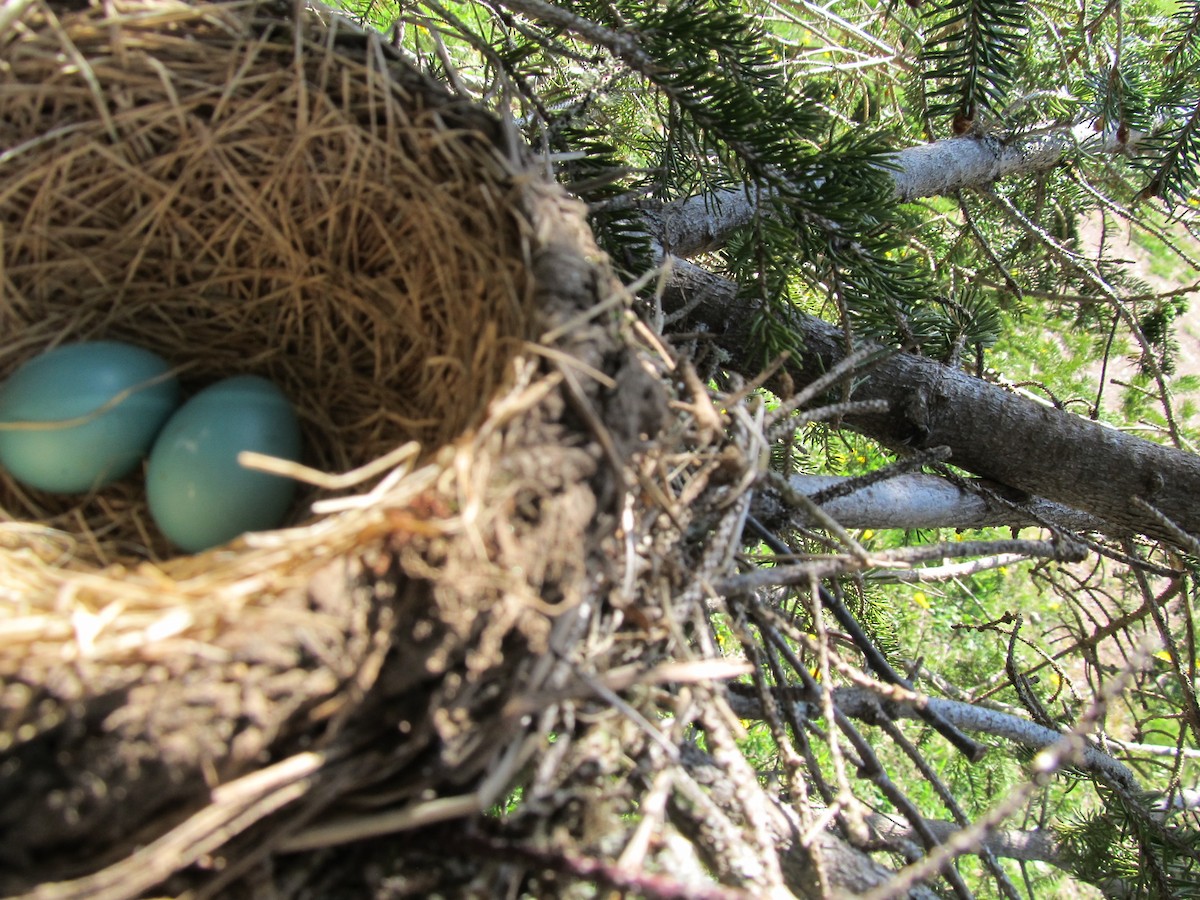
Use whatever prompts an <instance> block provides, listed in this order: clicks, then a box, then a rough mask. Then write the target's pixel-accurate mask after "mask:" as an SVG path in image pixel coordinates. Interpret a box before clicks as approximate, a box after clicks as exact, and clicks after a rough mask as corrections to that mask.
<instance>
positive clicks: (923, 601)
mask: <svg viewBox="0 0 1200 900" xmlns="http://www.w3.org/2000/svg"><path fill="white" fill-rule="evenodd" d="M912 599H913V603H915V604H917V606H919V607H921V609H929V598H928V597H926V596H925V592H924V591H916V592H914V593H913V595H912Z"/></svg>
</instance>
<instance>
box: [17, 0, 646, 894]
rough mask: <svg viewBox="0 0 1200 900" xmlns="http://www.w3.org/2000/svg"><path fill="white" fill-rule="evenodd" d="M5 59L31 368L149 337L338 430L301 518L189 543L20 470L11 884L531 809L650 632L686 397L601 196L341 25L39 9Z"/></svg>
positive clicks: (184, 375) (318, 450)
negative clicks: (539, 747)
mask: <svg viewBox="0 0 1200 900" xmlns="http://www.w3.org/2000/svg"><path fill="white" fill-rule="evenodd" d="M0 42H2V44H3V51H2V53H0V60H2V61H0V249H2V253H0V260H2V268H0V334H2V335H3V336H4V337H3V341H2V343H0V377H3V376H7V375H8V374H9V373H10V372H12V371H13V370H14V369H15V368H17V367H18V366H19V365H21V364H22V363H23V362H24V361H26V360H28V359H29V358H31V357H32V356H35V355H37V354H40V353H42V352H44V351H46V350H47V349H48V348H51V347H54V346H57V345H59V344H63V343H69V342H75V341H83V340H92V339H115V340H120V341H124V342H128V343H131V344H135V345H138V346H142V347H146V348H148V349H152V350H154V351H156V352H157V353H159V354H160V355H161V356H163V357H164V358H166V359H167V360H169V361H170V362H171V364H172V365H173V366H174V367H175V369H176V371H177V372H178V373H179V378H180V380H181V382H182V384H183V386H184V389H185V391H191V390H196V389H198V388H199V387H201V386H203V385H205V384H207V383H211V382H212V381H214V380H216V379H217V378H221V377H225V376H229V375H235V374H243V373H248V374H256V375H262V376H265V377H267V378H269V379H270V380H271V381H273V382H274V383H275V384H277V385H278V386H280V387H281V388H282V390H283V391H284V392H285V393H286V394H287V396H288V398H289V399H290V400H291V402H292V403H293V404H294V406H295V408H296V410H297V413H298V415H299V418H300V421H301V425H302V429H303V431H304V435H305V446H306V456H305V458H304V460H303V461H302V464H301V465H293V466H291V467H290V468H289V469H288V470H287V471H288V472H289V474H290V475H291V476H293V477H295V478H296V479H297V480H299V481H300V482H301V483H302V485H303V488H302V490H301V491H300V493H299V499H298V501H297V503H296V506H295V509H294V510H293V514H292V517H291V519H290V520H289V522H288V523H287V524H286V526H285V527H282V528H280V529H277V530H274V531H267V532H259V533H252V534H247V535H244V536H243V537H241V538H238V539H237V540H235V541H233V542H232V543H230V544H227V545H224V546H221V547H217V548H214V549H212V550H209V551H206V552H203V553H199V554H195V555H186V554H184V555H181V554H177V553H173V552H172V550H171V548H170V546H169V545H168V544H167V543H165V541H164V540H163V539H162V538H161V537H160V536H159V535H158V534H157V532H156V530H155V527H154V525H153V523H152V521H151V520H150V518H149V516H148V515H147V510H146V504H145V501H144V498H143V488H142V483H141V482H142V480H141V478H140V476H134V477H131V478H129V479H126V480H125V481H123V482H121V483H118V484H115V485H112V486H110V487H106V488H104V489H102V490H100V491H97V492H94V493H92V494H90V495H88V496H84V497H79V496H70V497H61V496H52V495H49V494H43V493H39V492H36V491H32V490H30V489H28V488H25V487H22V486H21V485H19V484H17V483H15V482H13V481H12V480H10V479H9V477H8V476H7V475H4V474H0V517H2V524H0V834H2V835H3V840H0V860H2V863H0V871H3V873H4V874H3V875H0V891H3V892H5V893H11V892H20V891H23V890H30V889H32V888H33V887H34V886H35V885H39V884H42V885H44V884H45V883H46V882H56V883H57V886H56V887H54V888H53V891H54V893H55V896H59V897H68V896H89V897H97V896H104V897H127V896H129V897H131V896H137V895H138V894H140V893H142V892H144V891H146V890H149V889H151V888H153V887H154V886H155V885H164V884H165V885H166V888H165V889H168V890H175V889H180V890H182V889H184V888H189V889H195V890H197V891H199V894H198V895H199V896H212V895H217V894H221V893H222V892H223V891H226V890H228V889H229V886H230V885H231V884H234V883H241V882H242V881H244V880H245V879H247V878H250V877H251V875H253V874H254V873H256V872H258V873H259V874H260V875H261V869H262V867H263V866H264V865H269V863H270V860H272V859H275V858H277V857H278V858H280V859H283V858H288V859H293V860H294V859H297V858H308V857H307V856H290V857H288V856H287V854H289V853H291V854H295V853H297V852H298V851H301V850H306V851H307V850H311V849H312V848H320V847H339V846H342V845H344V844H347V843H352V842H355V841H358V840H362V839H365V838H366V837H369V836H371V835H378V834H385V833H389V832H396V831H404V830H407V829H412V828H415V827H417V826H429V825H431V824H432V823H436V822H440V821H446V820H453V819H456V818H461V817H464V816H470V815H478V814H479V813H480V812H481V811H482V810H485V809H487V808H488V807H489V806H490V805H492V804H495V803H497V802H499V801H500V800H502V799H503V797H504V792H505V791H506V790H507V789H508V787H509V785H510V784H511V783H512V780H513V778H514V775H515V773H516V772H518V771H519V770H521V768H522V767H524V766H526V765H527V764H528V762H529V758H530V750H531V747H532V746H533V745H531V744H530V743H529V735H531V734H536V733H541V726H543V725H544V724H545V723H543V722H540V721H539V720H538V717H537V713H538V711H539V706H538V703H537V702H534V701H531V699H530V698H536V697H545V696H550V695H553V696H559V697H561V696H566V695H569V694H571V693H572V692H575V693H578V692H579V691H581V690H582V691H583V693H585V694H589V693H590V691H589V690H588V689H585V688H580V686H579V684H578V682H573V684H574V687H572V688H570V689H566V688H564V687H563V684H564V681H563V679H564V678H565V676H564V675H563V665H564V663H563V660H564V659H567V658H578V656H577V650H576V647H577V645H579V644H580V642H582V641H583V640H584V638H585V636H588V638H587V639H588V640H593V641H601V642H604V641H610V639H611V634H612V630H613V629H614V628H616V627H618V625H619V617H618V619H616V620H608V621H609V625H607V626H605V628H604V629H601V630H599V631H594V632H589V631H588V628H587V627H586V625H584V626H581V625H580V622H586V621H587V616H590V615H592V614H594V612H595V610H596V606H595V603H594V601H596V600H597V599H599V600H604V599H605V598H606V597H607V596H608V594H609V592H610V591H612V590H615V588H614V587H613V585H620V584H625V585H626V586H627V587H628V586H629V585H631V584H632V577H633V572H632V570H629V569H628V564H627V562H622V561H621V559H622V557H621V555H620V554H619V553H617V552H616V551H614V549H613V546H612V543H613V541H614V534H615V533H616V532H617V525H616V523H617V519H618V516H619V515H620V514H621V509H620V505H621V504H620V500H619V498H621V497H624V496H626V492H625V491H624V490H623V488H624V487H625V486H627V485H628V484H632V483H636V481H637V478H638V477H639V476H637V475H631V474H630V470H629V469H628V467H629V466H630V464H631V463H630V461H631V460H632V459H634V458H635V456H636V455H637V453H638V452H639V450H640V449H641V448H643V447H644V446H645V437H646V435H648V434H650V433H652V432H653V431H655V430H656V428H657V426H658V424H659V423H660V421H661V420H662V415H663V412H664V410H665V401H664V398H663V395H662V391H661V389H660V388H659V386H658V381H657V376H656V373H655V371H654V367H655V366H656V365H658V364H659V363H656V362H655V356H654V354H653V353H650V352H648V351H646V350H645V349H639V347H645V346H646V343H645V342H643V343H642V344H638V342H636V341H635V340H634V338H633V337H631V334H632V333H633V326H632V325H631V324H630V320H629V319H628V318H627V316H626V314H625V312H624V310H625V294H624V292H623V291H622V289H621V287H620V285H619V284H618V283H617V282H616V281H615V280H614V279H613V277H612V275H611V274H610V272H609V270H608V269H607V264H606V262H605V260H604V258H603V256H602V255H601V254H600V253H599V252H598V251H597V250H596V248H595V246H594V244H593V243H592V241H591V237H590V234H589V232H588V230H587V228H586V225H585V224H584V222H583V218H582V210H581V209H580V208H579V205H578V204H577V203H575V202H574V201H572V200H570V199H569V198H568V197H567V196H566V195H565V194H564V193H563V192H562V191H561V190H560V189H558V188H557V187H556V186H554V184H553V183H552V181H551V180H550V179H548V178H547V177H546V174H545V172H544V171H543V170H542V169H540V168H539V167H538V165H537V164H536V162H535V161H533V160H532V158H530V157H527V156H526V155H525V154H524V151H522V150H521V149H520V147H519V141H517V140H516V139H515V137H514V135H513V134H512V133H510V131H509V130H507V129H506V128H505V127H504V126H503V125H502V124H501V123H500V122H499V121H497V120H495V119H493V118H492V117H490V116H489V115H487V114H485V113H483V112H481V111H480V110H479V109H478V108H476V107H473V106H472V105H471V104H469V103H467V102H464V101H463V100H461V99H459V98H455V97H454V96H452V95H451V94H449V93H448V92H447V91H446V90H445V89H443V88H442V87H440V86H439V85H437V84H435V83H433V82H431V81H429V80H427V79H426V78H425V77H424V76H422V75H420V74H419V73H417V72H416V71H415V70H413V69H412V68H410V67H409V66H408V65H406V64H405V63H404V62H403V60H402V59H401V58H400V57H399V56H398V55H397V54H396V53H394V52H393V51H392V50H391V49H390V48H389V47H388V46H386V44H385V43H384V42H383V41H382V40H380V39H379V38H378V37H377V36H372V35H368V34H365V33H363V32H361V31H360V30H358V29H356V28H354V27H353V26H351V25H349V24H347V23H346V22H343V21H340V20H338V19H337V18H335V17H331V16H318V15H317V14H314V13H311V12H308V11H303V10H300V9H299V8H294V7H292V6H291V5H287V4H285V5H282V6H281V5H278V4H269V3H267V4H264V3H260V2H252V3H247V2H229V3H212V4H199V5H188V4H184V3H178V2H172V0H111V2H105V3H102V4H101V3H96V4H94V5H81V4H78V3H54V2H42V0H22V2H17V3H10V4H7V5H5V6H4V8H3V10H0ZM648 337H649V336H647V338H648ZM660 360H661V357H660ZM642 477H645V476H642ZM639 509H642V510H643V512H641V513H639V515H644V509H645V504H644V503H643V502H642V501H639ZM625 514H626V515H629V514H631V511H630V510H629V509H626V510H625ZM626 593H627V594H628V591H627V592H626ZM630 596H631V595H630ZM627 599H628V598H627ZM566 611H574V612H573V613H572V614H571V615H566V614H565V613H566ZM581 617H582V618H581ZM614 623H616V624H614ZM589 635H590V636H589ZM551 651H553V652H551ZM554 691H559V692H560V693H559V694H554ZM563 691H566V693H565V694H564V693H562V692H563ZM547 692H549V694H548V693H547ZM364 823H366V824H364ZM281 854H282V856H281Z"/></svg>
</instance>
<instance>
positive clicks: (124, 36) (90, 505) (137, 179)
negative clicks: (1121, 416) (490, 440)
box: [0, 3, 534, 571]
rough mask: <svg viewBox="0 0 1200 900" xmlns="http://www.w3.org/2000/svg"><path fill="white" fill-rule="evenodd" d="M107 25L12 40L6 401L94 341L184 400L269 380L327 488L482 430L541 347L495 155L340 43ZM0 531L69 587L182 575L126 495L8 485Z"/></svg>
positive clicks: (127, 488) (137, 497)
mask: <svg viewBox="0 0 1200 900" xmlns="http://www.w3.org/2000/svg"><path fill="white" fill-rule="evenodd" d="M118 9H119V12H117V14H115V15H111V16H108V17H107V18H104V19H103V21H101V20H100V19H99V18H98V13H97V11H92V12H90V13H84V14H82V15H76V14H71V15H64V16H63V17H62V18H61V19H58V18H57V17H55V15H54V14H53V13H52V12H49V11H47V12H46V13H45V18H44V20H43V21H41V22H34V23H33V24H34V25H35V27H29V25H30V23H31V20H30V19H29V17H27V18H26V20H23V21H22V22H20V23H18V25H17V26H14V27H12V28H11V29H10V31H9V33H8V34H6V35H4V44H5V48H4V59H5V64H4V66H3V67H2V69H0V146H2V147H3V148H5V150H4V152H3V155H2V156H0V179H2V180H0V240H2V243H3V245H2V258H3V272H2V275H0V277H2V281H0V289H2V290H3V303H0V333H3V334H5V335H11V336H12V338H10V339H9V340H6V341H5V343H4V345H3V346H2V347H0V377H5V376H7V375H8V374H9V373H10V372H11V371H12V370H13V369H15V368H16V367H17V366H18V365H20V364H21V363H22V362H24V361H25V360H26V359H28V358H29V357H30V356H32V355H36V354H38V353H41V352H44V351H45V350H46V349H48V348H50V347H53V346H55V345H57V344H59V343H62V342H73V341H81V340H92V339H99V338H108V339H115V340H123V341H128V342H129V343H132V344H136V345H139V346H143V347H146V348H148V349H151V350H154V351H156V352H158V353H160V354H161V355H162V356H164V357H165V358H166V359H168V360H169V361H170V362H171V363H172V364H173V365H175V366H178V367H179V369H180V372H181V380H182V381H183V382H184V386H185V389H188V390H195V389H197V388H199V387H201V386H203V385H205V384H208V383H211V382H212V381H215V380H218V379H220V378H223V377H228V376H230V375H235V374H241V373H254V374H259V375H263V376H265V377H267V378H270V379H271V380H272V381H274V382H275V383H277V384H278V385H279V386H280V387H281V388H282V389H283V390H284V391H285V393H286V394H287V395H288V396H289V398H290V399H291V400H292V401H293V403H294V404H295V406H296V408H297V411H298V413H299V415H300V418H301V421H302V425H303V428H304V432H305V437H306V450H307V454H308V457H307V458H306V459H305V463H306V464H308V465H310V466H313V467H315V468H318V469H321V470H325V471H331V472H341V471H345V470H349V469H353V468H355V467H358V466H362V465H364V464H366V463H369V462H370V461H372V460H376V459H378V458H380V457H382V456H384V455H386V454H388V453H389V452H392V451H394V450H395V449H396V447H397V446H398V445H400V444H403V443H404V442H406V441H410V440H415V441H418V442H419V443H420V444H421V445H422V446H423V447H424V448H426V450H427V451H432V450H435V449H436V448H437V447H439V446H441V445H444V444H445V443H447V442H448V441H450V440H452V439H453V438H454V437H455V436H456V435H459V434H461V433H462V432H463V431H464V430H466V429H468V428H469V427H471V426H474V425H477V424H478V423H479V422H480V421H481V419H482V416H483V414H484V411H485V407H486V403H487V400H488V398H490V397H492V396H493V395H494V394H495V393H496V392H497V390H498V389H499V388H500V387H501V386H502V384H503V381H504V379H505V377H506V367H507V366H508V364H509V362H510V360H511V359H512V357H513V354H514V353H515V352H516V351H517V350H518V349H519V348H520V346H521V345H522V343H523V342H524V341H525V340H526V339H528V338H529V337H531V336H532V334H533V330H534V323H533V307H532V303H531V292H530V286H529V279H528V277H527V275H526V269H525V258H524V252H525V251H524V250H523V245H522V234H521V233H522V227H523V223H522V222H521V221H520V220H519V215H518V214H517V213H516V211H515V210H516V208H517V201H518V199H519V198H518V192H519V186H517V182H516V181H515V180H514V177H513V175H514V170H513V167H512V166H511V165H510V164H509V163H508V162H507V161H506V159H505V158H504V157H503V156H502V155H501V154H500V152H499V151H498V150H497V148H496V135H495V134H487V133H484V132H481V131H480V130H479V128H478V125H479V122H478V120H476V119H468V120H465V121H461V122H456V121H455V119H456V117H455V115H454V110H453V109H447V108H444V106H437V105H433V104H430V103H428V102H427V101H426V99H425V96H424V94H423V93H422V87H423V86H422V84H421V83H420V82H419V80H418V79H416V78H415V77H414V76H411V75H410V76H409V78H408V79H407V83H406V81H405V79H404V78H397V71H396V69H395V67H394V65H391V66H389V60H387V59H386V58H384V57H382V56H380V55H377V53H375V54H373V53H366V54H365V55H360V57H359V58H357V59H356V58H353V57H352V56H350V55H349V54H347V53H344V52H342V51H341V50H340V48H339V47H338V39H337V37H336V34H337V29H336V28H332V29H329V30H328V31H324V32H319V31H315V30H313V29H312V28H311V27H310V28H308V29H305V28H304V27H301V28H293V27H290V26H289V25H288V24H287V23H281V22H279V21H278V20H276V21H275V22H274V23H271V24H264V22H263V21H262V20H259V21H256V22H252V21H251V20H250V19H249V18H247V17H241V16H239V15H237V12H238V7H237V6H236V5H229V6H225V7H222V8H219V9H217V8H212V9H208V10H206V11H205V12H204V13H203V14H202V15H200V16H197V14H196V13H195V11H194V10H191V9H189V8H188V7H187V6H184V5H183V4H173V3H149V4H147V3H129V4H120V5H119V7H118ZM310 24H311V23H310ZM376 51H378V47H376ZM305 499H306V501H309V502H311V500H312V499H313V497H312V496H308V497H306V498H305ZM0 509H3V510H4V516H5V518H6V519H7V520H8V524H7V527H6V528H5V531H4V537H3V538H0V540H3V541H4V542H5V546H7V547H9V548H10V549H12V550H16V549H17V547H18V545H19V546H20V547H21V548H22V549H23V550H24V551H25V552H26V553H33V554H34V555H36V556H37V557H38V559H40V560H41V561H42V562H43V563H45V564H51V565H53V566H54V567H55V568H56V569H59V570H61V569H64V568H73V569H79V570H81V571H94V570H96V569H97V568H102V567H104V566H106V565H112V564H114V563H125V564H129V563H131V562H134V561H136V560H138V559H147V558H149V559H154V560H159V559H164V558H167V557H169V556H171V555H172V554H171V551H170V548H169V547H168V546H166V545H165V544H164V542H163V540H162V539H161V538H160V537H159V536H158V535H157V534H156V532H155V529H154V527H153V524H152V523H151V522H149V521H148V518H147V516H146V512H145V507H144V503H143V499H142V489H141V485H140V483H139V479H137V478H132V479H128V480H126V482H125V483H123V484H120V485H116V486H113V487H112V488H107V489H105V490H104V491H103V492H102V494H101V495H99V496H95V497H91V498H86V499H85V500H84V501H83V502H80V501H79V500H78V498H61V497H54V496H50V495H45V494H41V493H39V492H34V491H29V490H26V489H23V488H21V487H20V486H19V485H16V484H14V483H12V482H11V480H10V479H8V478H7V477H2V476H0ZM24 523H30V524H29V526H28V527H23V525H24ZM47 528H50V529H54V530H55V531H57V532H61V533H63V534H64V535H68V536H69V537H60V538H55V537H52V536H51V534H50V533H49V532H47V531H46V529H47ZM44 541H49V544H48V546H46V548H45V550H44V551H41V552H39V550H38V547H40V546H41V545H42V543H43V542H44ZM9 556H10V558H11V554H9ZM168 568H169V567H168Z"/></svg>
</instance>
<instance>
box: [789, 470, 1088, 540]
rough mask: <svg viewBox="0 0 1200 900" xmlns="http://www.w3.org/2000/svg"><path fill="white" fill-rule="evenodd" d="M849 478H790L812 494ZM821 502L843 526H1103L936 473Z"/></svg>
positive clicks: (1068, 511) (1076, 528)
mask: <svg viewBox="0 0 1200 900" xmlns="http://www.w3.org/2000/svg"><path fill="white" fill-rule="evenodd" d="M852 481H854V479H852V478H839V477H837V476H834V475H793V476H791V478H789V479H788V484H789V486H790V487H791V489H792V490H794V491H797V492H799V493H802V494H804V495H806V496H809V497H812V496H813V495H814V494H817V493H819V492H822V491H825V490H826V489H828V488H830V487H835V486H838V485H842V484H847V483H849V482H852ZM981 486H982V487H987V485H981ZM821 508H822V509H824V510H825V512H827V513H829V515H831V516H832V517H833V518H834V519H836V520H837V521H838V522H839V523H841V525H842V526H844V527H846V528H876V529H880V528H988V527H996V526H1008V527H1012V528H1021V527H1024V526H1029V525H1041V524H1042V523H1043V522H1047V521H1049V522H1053V523H1054V524H1055V525H1057V526H1059V527H1061V528H1063V529H1065V530H1068V531H1101V530H1103V528H1104V523H1103V522H1101V521H1100V520H1098V519H1096V518H1095V517H1094V516H1088V515H1086V514H1085V513H1080V512H1079V511H1078V510H1074V509H1071V508H1070V507H1066V506H1063V505H1061V504H1058V503H1050V502H1049V501H1047V500H1041V499H1038V498H1031V499H1030V500H1029V501H1028V502H1027V503H1025V504H1023V505H1022V507H1021V508H1009V507H1006V506H1004V507H1002V506H999V505H997V504H995V503H992V502H989V501H988V499H987V498H986V497H984V496H982V495H981V494H980V493H974V492H972V491H970V490H967V489H965V488H961V487H959V486H958V485H956V484H953V483H952V482H950V481H947V480H946V479H945V478H941V477H939V476H937V475H922V474H907V475H898V476H896V477H895V478H890V479H888V480H886V481H880V482H876V483H874V484H870V485H866V486H865V487H861V488H858V489H856V490H854V491H852V492H851V493H849V494H848V495H846V496H841V497H836V498H834V499H832V500H829V501H827V502H824V503H821ZM793 518H794V519H800V518H801V516H799V515H796V516H794V517H793Z"/></svg>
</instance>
